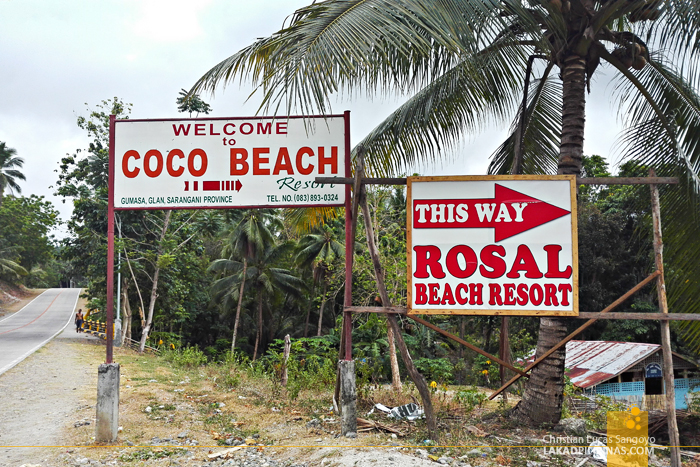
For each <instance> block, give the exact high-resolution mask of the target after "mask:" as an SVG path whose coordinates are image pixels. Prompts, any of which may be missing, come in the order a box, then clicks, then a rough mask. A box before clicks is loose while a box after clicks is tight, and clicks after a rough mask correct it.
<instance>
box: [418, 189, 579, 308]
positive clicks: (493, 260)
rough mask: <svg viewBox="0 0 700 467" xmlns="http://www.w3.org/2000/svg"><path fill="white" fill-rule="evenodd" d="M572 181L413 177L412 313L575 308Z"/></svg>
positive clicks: (574, 206) (573, 200)
mask: <svg viewBox="0 0 700 467" xmlns="http://www.w3.org/2000/svg"><path fill="white" fill-rule="evenodd" d="M575 183H576V178H575V177H574V176H504V177H497V176H489V177H409V178H408V200H407V201H408V202H407V206H408V207H409V209H408V215H407V224H408V226H407V227H408V275H409V280H408V282H409V284H408V303H409V313H414V314H418V313H435V314H449V313H456V314H488V315H497V314H504V315H540V316H545V315H558V316H562V315H564V316H566V315H577V314H578V259H577V239H576V202H575V193H576V186H575Z"/></svg>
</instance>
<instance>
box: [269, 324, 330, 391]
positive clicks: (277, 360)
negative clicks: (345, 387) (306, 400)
mask: <svg viewBox="0 0 700 467" xmlns="http://www.w3.org/2000/svg"><path fill="white" fill-rule="evenodd" d="M337 344H338V343H337V341H335V340H334V339H332V337H329V336H327V337H323V338H301V339H293V340H292V346H291V350H290V353H289V360H288V362H287V375H288V380H287V394H288V397H289V399H290V400H295V399H297V397H299V393H300V392H301V391H303V390H322V389H324V388H327V387H328V386H331V385H333V384H335V377H336V363H337V359H338V349H337ZM283 349H284V341H283V340H281V339H278V340H276V341H275V342H274V343H273V344H272V345H271V346H270V349H269V350H268V352H267V354H266V355H265V357H264V358H263V359H262V361H263V362H264V363H265V365H266V366H268V367H270V368H271V369H273V372H274V373H273V374H274V375H275V377H276V378H277V380H279V377H280V375H281V369H282V364H283V361H284V354H283Z"/></svg>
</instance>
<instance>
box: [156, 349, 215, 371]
mask: <svg viewBox="0 0 700 467" xmlns="http://www.w3.org/2000/svg"><path fill="white" fill-rule="evenodd" d="M163 358H164V359H165V360H166V361H168V362H171V363H172V364H173V365H174V366H176V367H178V368H196V367H199V366H202V365H204V364H206V363H207V356H206V355H204V352H202V351H201V350H199V349H198V348H197V347H185V348H184V349H175V350H171V349H167V350H165V351H163Z"/></svg>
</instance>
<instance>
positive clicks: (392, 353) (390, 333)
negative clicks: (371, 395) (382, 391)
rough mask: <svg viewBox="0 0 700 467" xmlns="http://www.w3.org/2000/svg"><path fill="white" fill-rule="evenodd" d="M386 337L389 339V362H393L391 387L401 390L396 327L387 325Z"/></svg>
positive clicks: (397, 390)
mask: <svg viewBox="0 0 700 467" xmlns="http://www.w3.org/2000/svg"><path fill="white" fill-rule="evenodd" d="M386 337H387V340H388V341H389V363H390V364H391V389H393V390H394V391H396V392H400V391H401V374H400V373H399V359H398V358H397V357H396V341H395V340H394V328H392V327H391V326H387V331H386Z"/></svg>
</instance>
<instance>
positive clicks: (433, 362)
mask: <svg viewBox="0 0 700 467" xmlns="http://www.w3.org/2000/svg"><path fill="white" fill-rule="evenodd" d="M414 364H415V365H416V368H417V369H418V371H420V372H421V374H423V376H425V379H427V380H428V381H437V382H439V383H450V382H452V371H453V366H452V363H451V362H450V360H449V359H447V358H418V359H416V360H414Z"/></svg>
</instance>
